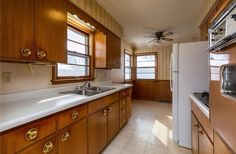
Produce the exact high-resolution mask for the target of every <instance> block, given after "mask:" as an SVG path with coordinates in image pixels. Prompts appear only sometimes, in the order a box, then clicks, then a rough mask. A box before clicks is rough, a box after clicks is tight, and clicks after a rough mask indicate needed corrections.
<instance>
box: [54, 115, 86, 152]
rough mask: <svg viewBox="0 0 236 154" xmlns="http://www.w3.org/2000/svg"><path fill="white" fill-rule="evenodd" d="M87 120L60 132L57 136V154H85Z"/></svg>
mask: <svg viewBox="0 0 236 154" xmlns="http://www.w3.org/2000/svg"><path fill="white" fill-rule="evenodd" d="M87 134H88V132H87V118H86V119H83V120H81V121H79V122H76V123H75V124H72V125H71V126H69V127H67V128H65V129H63V130H61V131H60V132H59V134H58V137H57V139H58V141H57V143H58V154H87V141H88V136H87Z"/></svg>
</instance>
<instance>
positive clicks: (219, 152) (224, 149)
mask: <svg viewBox="0 0 236 154" xmlns="http://www.w3.org/2000/svg"><path fill="white" fill-rule="evenodd" d="M214 154H233V152H232V151H231V150H230V149H229V148H228V146H227V145H226V144H225V143H224V142H223V141H222V139H221V137H220V135H218V133H216V132H214Z"/></svg>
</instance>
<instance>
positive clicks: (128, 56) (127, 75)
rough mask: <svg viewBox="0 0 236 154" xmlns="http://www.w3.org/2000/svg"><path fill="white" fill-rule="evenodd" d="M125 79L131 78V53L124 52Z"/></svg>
mask: <svg viewBox="0 0 236 154" xmlns="http://www.w3.org/2000/svg"><path fill="white" fill-rule="evenodd" d="M125 80H131V54H129V53H127V52H125Z"/></svg>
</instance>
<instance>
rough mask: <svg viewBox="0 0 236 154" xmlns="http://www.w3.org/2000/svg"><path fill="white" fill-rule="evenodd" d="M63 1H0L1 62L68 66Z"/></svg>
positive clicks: (65, 19) (65, 18)
mask: <svg viewBox="0 0 236 154" xmlns="http://www.w3.org/2000/svg"><path fill="white" fill-rule="evenodd" d="M66 15H67V13H66V8H65V1H64V0H47V1H38V0H24V1H15V0H1V25H0V26H1V27H0V29H1V32H2V33H1V55H0V58H1V60H5V61H26V62H28V61H29V62H30V61H43V62H66V29H67V17H66Z"/></svg>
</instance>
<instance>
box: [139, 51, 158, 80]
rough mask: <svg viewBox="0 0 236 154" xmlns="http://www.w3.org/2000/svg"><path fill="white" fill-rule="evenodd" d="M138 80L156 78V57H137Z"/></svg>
mask: <svg viewBox="0 0 236 154" xmlns="http://www.w3.org/2000/svg"><path fill="white" fill-rule="evenodd" d="M136 78H137V79H155V78H156V55H137V56H136Z"/></svg>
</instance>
